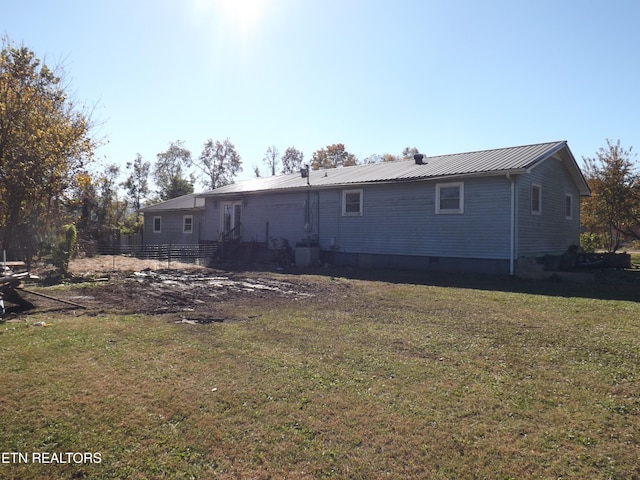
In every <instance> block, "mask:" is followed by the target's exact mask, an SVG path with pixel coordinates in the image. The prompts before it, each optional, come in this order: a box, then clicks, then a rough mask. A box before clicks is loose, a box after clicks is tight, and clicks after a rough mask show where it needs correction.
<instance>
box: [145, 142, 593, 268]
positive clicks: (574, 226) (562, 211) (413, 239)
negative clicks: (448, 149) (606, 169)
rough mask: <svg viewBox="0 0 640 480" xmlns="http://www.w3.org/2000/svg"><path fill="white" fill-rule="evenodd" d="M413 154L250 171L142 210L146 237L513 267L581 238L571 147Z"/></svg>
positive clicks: (353, 258)
mask: <svg viewBox="0 0 640 480" xmlns="http://www.w3.org/2000/svg"><path fill="white" fill-rule="evenodd" d="M414 160H415V161H406V160H405V161H397V162H387V163H378V164H372V165H359V166H354V167H344V168H337V169H328V170H320V171H310V172H308V171H307V172H308V174H307V175H305V173H306V172H304V171H303V172H302V174H298V173H296V174H290V175H280V176H272V177H264V178H255V179H251V180H246V181H240V182H237V183H234V184H231V185H226V186H224V187H221V188H218V189H215V190H213V191H209V192H204V193H199V194H192V195H186V196H183V197H179V198H175V199H172V200H168V201H166V202H163V203H160V204H157V205H152V206H149V207H146V208H145V209H143V211H144V217H145V220H144V232H145V233H144V241H145V244H162V243H169V242H172V243H174V244H175V243H191V244H194V243H199V242H218V241H221V240H223V239H236V240H238V241H241V242H256V243H259V244H262V245H269V244H270V239H273V238H276V239H286V240H287V241H288V242H289V243H290V244H291V245H292V246H293V245H296V244H299V245H306V246H307V247H309V248H316V249H317V250H318V251H319V252H320V255H321V256H322V258H323V259H324V260H325V261H329V262H332V263H335V264H338V265H355V266H370V267H392V268H420V269H435V270H453V271H480V272H491V273H510V274H513V273H514V271H515V269H516V268H517V265H518V262H519V260H521V259H524V258H527V257H529V258H535V257H541V256H544V255H546V254H560V253H562V252H564V251H566V250H567V248H568V247H569V246H571V245H578V244H579V236H580V197H581V196H588V195H590V191H589V187H588V186H587V183H586V181H585V179H584V177H583V175H582V173H581V172H580V169H579V167H578V165H577V163H576V161H575V158H574V156H573V154H572V153H571V151H570V150H569V147H568V145H567V142H565V141H559V142H550V143H540V144H535V145H525V146H517V147H510V148H499V149H494V150H485V151H477V152H467V153H458V154H453V155H440V156H434V157H426V156H423V155H416V156H415V158H414ZM301 248H302V247H301ZM303 258H304V257H303ZM311 258H315V257H313V256H312V257H311Z"/></svg>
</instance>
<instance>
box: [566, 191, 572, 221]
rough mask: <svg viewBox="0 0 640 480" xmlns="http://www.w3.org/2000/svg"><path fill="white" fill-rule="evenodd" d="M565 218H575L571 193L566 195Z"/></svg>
mask: <svg viewBox="0 0 640 480" xmlns="http://www.w3.org/2000/svg"><path fill="white" fill-rule="evenodd" d="M564 218H566V219H567V220H571V219H572V218H573V195H571V194H570V193H567V195H566V196H565V197H564Z"/></svg>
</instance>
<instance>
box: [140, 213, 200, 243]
mask: <svg viewBox="0 0 640 480" xmlns="http://www.w3.org/2000/svg"><path fill="white" fill-rule="evenodd" d="M184 215H192V216H193V232H192V233H184V232H183V217H184ZM155 217H160V218H161V228H160V233H156V232H154V231H153V222H154V218H155ZM203 221H204V212H203V211H202V210H180V211H164V212H154V213H146V214H145V216H144V243H145V244H146V245H162V244H168V243H173V244H196V243H198V242H199V240H200V239H201V237H202V234H203V230H204V228H203V227H204V225H203Z"/></svg>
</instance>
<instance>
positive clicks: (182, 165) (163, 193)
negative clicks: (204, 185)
mask: <svg viewBox="0 0 640 480" xmlns="http://www.w3.org/2000/svg"><path fill="white" fill-rule="evenodd" d="M156 157H157V160H156V164H155V168H154V170H153V177H154V179H155V181H156V185H157V186H158V196H159V197H160V200H163V201H164V200H169V199H171V198H176V197H179V196H182V195H188V194H189V193H193V184H194V183H195V178H194V176H193V175H192V174H191V175H189V176H188V177H187V176H186V173H185V172H184V170H185V169H187V168H189V167H190V166H191V152H190V151H189V150H188V149H187V148H186V147H185V146H184V142H183V141H182V140H178V141H176V142H173V143H171V144H170V145H169V148H168V149H167V150H166V151H165V152H162V153H158V154H157V155H156Z"/></svg>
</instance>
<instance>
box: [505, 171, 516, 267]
mask: <svg viewBox="0 0 640 480" xmlns="http://www.w3.org/2000/svg"><path fill="white" fill-rule="evenodd" d="M507 178H508V179H509V181H510V182H511V218H510V226H509V237H510V238H509V275H511V276H513V275H514V274H515V255H516V182H515V179H514V178H513V177H512V176H511V174H510V173H507Z"/></svg>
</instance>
